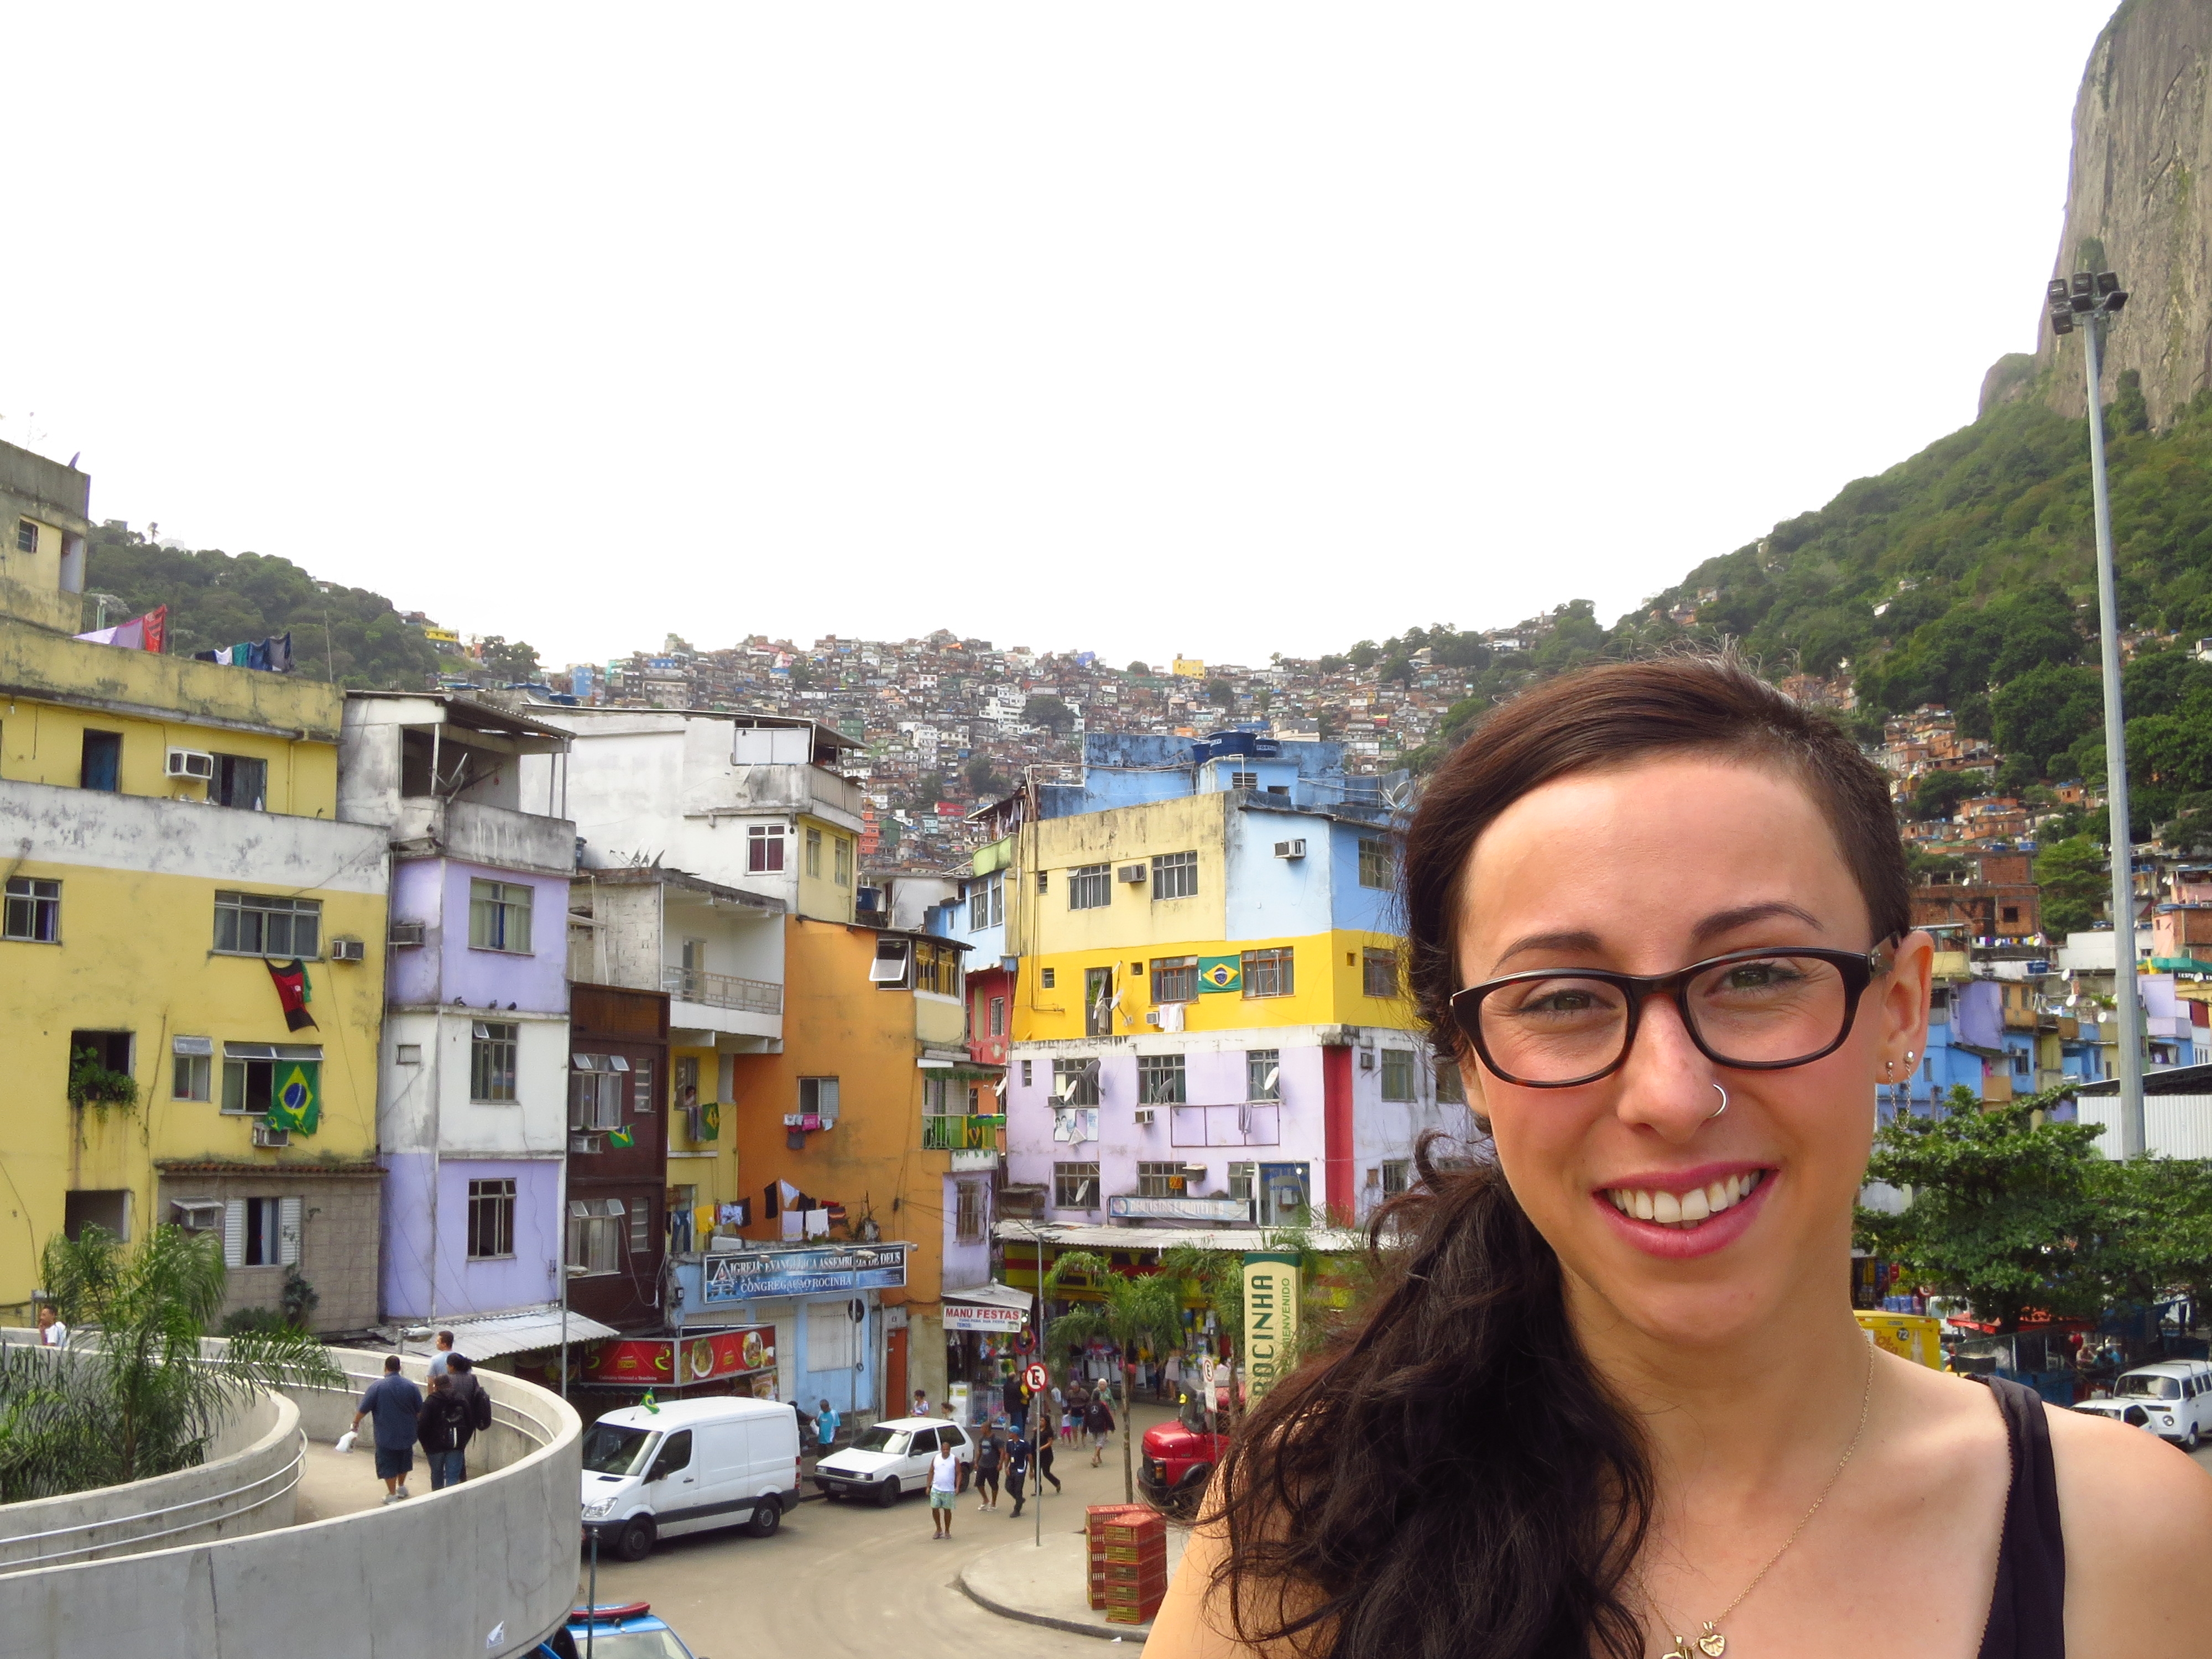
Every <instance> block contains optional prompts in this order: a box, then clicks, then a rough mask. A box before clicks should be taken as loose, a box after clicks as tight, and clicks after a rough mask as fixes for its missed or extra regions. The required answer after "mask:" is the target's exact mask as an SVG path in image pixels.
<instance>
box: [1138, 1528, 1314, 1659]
mask: <svg viewBox="0 0 2212 1659" xmlns="http://www.w3.org/2000/svg"><path fill="white" fill-rule="evenodd" d="M1228 1557H1229V1539H1228V1532H1227V1528H1226V1527H1225V1524H1224V1523H1222V1522H1210V1523H1208V1524H1206V1525H1203V1526H1200V1527H1197V1528H1194V1529H1193V1530H1192V1532H1191V1534H1190V1542H1189V1545H1188V1547H1187V1548H1186V1549H1185V1550H1184V1551H1183V1556H1182V1565H1179V1566H1178V1567H1176V1571H1175V1577H1173V1578H1172V1579H1170V1581H1169V1583H1168V1594H1167V1599H1166V1600H1165V1601H1163V1602H1161V1604H1160V1610H1159V1613H1158V1615H1156V1616H1155V1617H1154V1619H1153V1620H1152V1633H1151V1634H1150V1635H1149V1636H1147V1637H1146V1638H1145V1651H1146V1654H1148V1655H1150V1656H1152V1659H1308V1653H1309V1649H1308V1647H1307V1645H1306V1644H1302V1643H1301V1642H1299V1641H1298V1640H1297V1638H1280V1639H1279V1640H1276V1641H1272V1642H1265V1641H1263V1642H1248V1641H1246V1640H1245V1639H1243V1638H1242V1637H1240V1636H1239V1635H1238V1634H1237V1624H1236V1620H1235V1618H1234V1616H1233V1612H1232V1609H1231V1605H1230V1590H1229V1586H1228V1584H1227V1583H1226V1581H1225V1580H1224V1581H1222V1582H1220V1583H1217V1582H1216V1580H1217V1578H1218V1577H1219V1576H1220V1572H1221V1566H1222V1563H1223V1562H1224V1561H1225V1560H1227V1559H1228ZM1279 1596H1280V1592H1279V1590H1278V1589H1276V1588H1275V1587H1274V1586H1273V1585H1261V1586H1258V1587H1256V1588H1255V1589H1251V1590H1248V1591H1247V1593H1246V1597H1245V1600H1244V1602H1243V1607H1242V1609H1241V1610H1242V1611H1243V1613H1245V1615H1246V1617H1247V1618H1248V1619H1250V1620H1255V1621H1257V1622H1259V1623H1260V1624H1261V1626H1262V1627H1263V1628H1264V1627H1265V1626H1266V1625H1267V1624H1270V1623H1273V1622H1274V1619H1275V1617H1276V1616H1277V1614H1278V1611H1279V1605H1280V1603H1279ZM1311 1639H1312V1638H1309V1640H1311Z"/></svg>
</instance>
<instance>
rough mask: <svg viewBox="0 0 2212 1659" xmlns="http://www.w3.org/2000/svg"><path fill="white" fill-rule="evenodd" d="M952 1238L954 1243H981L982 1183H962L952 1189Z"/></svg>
mask: <svg viewBox="0 0 2212 1659" xmlns="http://www.w3.org/2000/svg"><path fill="white" fill-rule="evenodd" d="M952 1191H953V1200H954V1202H953V1211H952V1216H953V1220H952V1236H953V1240H954V1242H955V1243H961V1244H981V1243H982V1242H983V1183H982V1182H980V1181H963V1182H959V1183H958V1184H957V1185H956V1186H955V1187H954V1188H953V1189H952Z"/></svg>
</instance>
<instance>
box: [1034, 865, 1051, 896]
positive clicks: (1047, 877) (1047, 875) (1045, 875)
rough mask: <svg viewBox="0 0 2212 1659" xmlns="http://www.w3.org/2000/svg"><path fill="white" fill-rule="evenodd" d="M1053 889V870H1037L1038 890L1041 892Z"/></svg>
mask: <svg viewBox="0 0 2212 1659" xmlns="http://www.w3.org/2000/svg"><path fill="white" fill-rule="evenodd" d="M1051 890H1052V872H1051V871H1049V870H1040V871H1038V872H1037V891H1038V892H1040V893H1048V892H1050V891H1051Z"/></svg>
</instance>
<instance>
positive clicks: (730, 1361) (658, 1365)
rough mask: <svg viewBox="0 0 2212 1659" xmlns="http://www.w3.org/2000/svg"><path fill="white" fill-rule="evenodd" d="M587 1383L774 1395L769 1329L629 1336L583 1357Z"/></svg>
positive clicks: (685, 1393) (673, 1393)
mask: <svg viewBox="0 0 2212 1659" xmlns="http://www.w3.org/2000/svg"><path fill="white" fill-rule="evenodd" d="M580 1380H581V1381H582V1382H583V1383H585V1385H586V1386H587V1387H591V1388H614V1389H652V1390H653V1394H654V1396H655V1397H656V1398H659V1397H663V1396H665V1397H671V1398H681V1399H696V1398H698V1397H700V1396H702V1395H717V1394H734V1395H751V1396H753V1397H754V1398H755V1399H759V1400H769V1399H773V1398H774V1397H775V1327H774V1326H765V1325H756V1326H746V1327H744V1328H733V1329H729V1330H716V1331H711V1332H702V1333H701V1334H697V1335H685V1336H632V1337H624V1338H622V1339H621V1340H617V1341H613V1342H603V1343H601V1344H600V1345H599V1346H598V1347H596V1348H594V1349H593V1350H592V1352H590V1353H589V1354H588V1355H586V1358H585V1360H584V1366H583V1371H582V1375H581V1378H580Z"/></svg>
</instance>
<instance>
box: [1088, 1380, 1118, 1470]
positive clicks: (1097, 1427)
mask: <svg viewBox="0 0 2212 1659" xmlns="http://www.w3.org/2000/svg"><path fill="white" fill-rule="evenodd" d="M1083 1426H1084V1427H1085V1429H1087V1430H1089V1431H1091V1468H1094V1469H1095V1468H1097V1467H1098V1464H1099V1461H1100V1460H1101V1459H1102V1458H1103V1457H1104V1456H1105V1455H1106V1445H1107V1443H1108V1441H1109V1440H1110V1439H1111V1438H1112V1437H1113V1434H1114V1412H1113V1408H1112V1407H1109V1406H1108V1405H1107V1403H1106V1396H1105V1395H1104V1394H1103V1393H1100V1394H1095V1395H1091V1405H1090V1407H1089V1408H1088V1409H1087V1410H1085V1413H1083Z"/></svg>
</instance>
